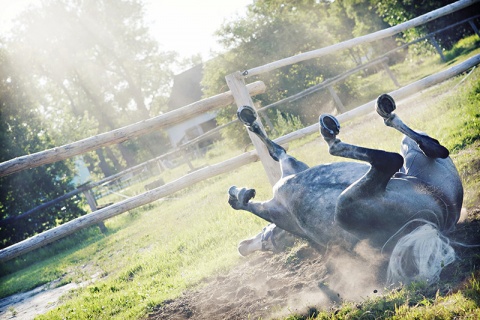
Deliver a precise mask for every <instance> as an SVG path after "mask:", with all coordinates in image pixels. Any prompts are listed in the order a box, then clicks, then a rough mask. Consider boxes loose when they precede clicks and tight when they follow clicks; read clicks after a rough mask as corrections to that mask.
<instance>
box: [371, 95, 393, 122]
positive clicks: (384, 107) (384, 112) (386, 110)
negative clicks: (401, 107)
mask: <svg viewBox="0 0 480 320" xmlns="http://www.w3.org/2000/svg"><path fill="white" fill-rule="evenodd" d="M396 108H397V106H396V105H395V100H393V98H392V97H391V96H389V95H388V94H382V95H381V96H379V97H378V98H377V102H376V103H375V110H376V111H377V113H378V114H379V115H380V116H381V117H382V118H384V119H388V118H390V116H391V114H392V112H393V111H394V110H395V109H396Z"/></svg>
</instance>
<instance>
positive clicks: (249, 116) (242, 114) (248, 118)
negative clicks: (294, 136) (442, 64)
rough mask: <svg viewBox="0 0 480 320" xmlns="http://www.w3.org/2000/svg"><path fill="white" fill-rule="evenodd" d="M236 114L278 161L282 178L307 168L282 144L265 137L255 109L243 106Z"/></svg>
mask: <svg viewBox="0 0 480 320" xmlns="http://www.w3.org/2000/svg"><path fill="white" fill-rule="evenodd" d="M237 116H238V119H239V120H240V121H241V122H242V123H243V124H244V125H245V126H246V127H247V128H248V130H250V131H251V132H253V133H255V134H256V135H257V137H259V138H260V140H262V142H263V143H264V144H265V146H266V147H267V150H268V152H269V154H270V156H271V157H272V159H273V160H275V161H278V162H279V163H280V168H281V171H282V178H284V177H286V176H289V175H292V174H295V173H298V172H301V171H304V170H306V169H308V166H307V165H306V164H305V163H303V162H301V161H298V160H297V159H295V158H294V157H292V156H290V155H288V154H287V152H286V151H285V149H284V148H283V147H282V146H280V145H278V144H276V143H275V142H273V141H272V140H270V139H269V138H268V137H267V135H266V133H265V132H264V131H263V130H262V129H261V128H260V126H259V124H258V122H257V113H256V111H255V109H253V108H252V107H249V106H244V107H242V108H240V110H239V111H238V112H237Z"/></svg>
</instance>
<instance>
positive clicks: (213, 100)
mask: <svg viewBox="0 0 480 320" xmlns="http://www.w3.org/2000/svg"><path fill="white" fill-rule="evenodd" d="M246 90H247V92H248V93H249V94H251V95H257V94H259V93H262V92H264V91H265V84H264V83H263V82H261V81H257V82H254V83H251V84H249V85H248V86H247V89H246ZM231 103H233V96H232V93H231V92H224V93H221V94H218V95H216V96H213V97H209V98H206V99H203V100H200V101H197V102H194V103H192V104H189V105H187V106H185V107H182V108H179V109H177V110H174V111H171V112H168V113H166V114H163V115H160V116H157V117H154V118H150V119H147V120H144V121H140V122H137V123H134V124H131V125H129V126H125V127H123V128H119V129H116V130H113V131H109V132H105V133H102V134H99V135H97V136H94V137H90V138H86V139H83V140H80V141H76V142H73V143H70V144H66V145H64V146H61V147H56V148H53V149H49V150H45V151H41V152H37V153H33V154H30V155H26V156H22V157H18V158H15V159H12V160H8V161H5V162H2V163H0V177H2V176H6V175H9V174H12V173H15V172H19V171H21V170H24V169H30V168H35V167H38V166H41V165H44V164H48V163H53V162H57V161H61V160H65V159H68V158H71V157H73V156H76V155H80V154H83V153H86V152H88V151H92V150H96V149H98V148H101V147H105V146H109V145H112V144H117V143H120V142H123V141H126V140H128V139H132V138H134V137H138V136H141V135H144V134H146V133H149V132H152V131H154V130H158V129H160V128H163V127H168V126H171V125H173V124H176V123H179V122H182V121H185V120H186V119H189V118H193V117H195V116H197V115H200V114H203V113H205V112H207V111H211V110H215V109H217V108H220V107H224V106H227V105H229V104H231Z"/></svg>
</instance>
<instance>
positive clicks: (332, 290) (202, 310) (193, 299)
mask: <svg viewBox="0 0 480 320" xmlns="http://www.w3.org/2000/svg"><path fill="white" fill-rule="evenodd" d="M467 215H468V218H467ZM463 219H464V221H463V222H461V223H460V224H459V225H458V228H457V231H455V232H454V234H453V235H452V238H453V240H455V241H458V242H462V243H480V233H479V230H480V207H476V208H475V209H473V210H470V212H468V213H467V212H465V211H464V217H463ZM457 253H458V255H459V260H458V261H457V262H455V263H454V266H451V267H449V268H450V269H448V270H445V272H444V275H443V276H442V280H443V281H452V282H453V284H454V285H455V283H457V284H460V283H461V282H462V281H464V279H465V278H466V277H468V276H470V275H471V273H470V272H471V270H472V269H471V263H472V259H476V260H479V258H478V248H475V249H473V248H460V249H458V250H457ZM374 256H375V257H377V258H372V257H374ZM475 256H476V258H474V257H475ZM378 257H381V254H379V253H378V252H375V251H374V250H372V249H370V248H368V246H367V245H365V244H362V245H360V246H359V247H358V248H357V250H356V252H355V253H347V252H344V251H341V250H339V249H336V248H330V249H328V250H326V251H325V252H323V253H321V252H319V251H317V250H314V249H313V248H312V247H310V246H309V245H308V244H306V243H303V242H301V243H300V244H297V245H296V246H294V248H293V249H291V250H290V251H288V252H283V253H280V254H271V253H264V252H259V253H254V254H253V255H252V256H249V257H247V258H245V260H244V262H242V263H241V264H239V265H238V266H237V267H235V268H234V269H232V270H231V271H229V272H226V273H224V274H220V275H217V276H216V277H213V278H211V279H208V280H206V281H205V282H204V284H203V286H201V287H200V288H199V289H196V290H192V291H187V292H185V293H184V294H183V295H182V296H181V297H179V298H178V299H175V300H168V301H165V302H164V303H163V304H162V305H160V306H158V307H157V309H156V310H155V311H154V312H153V313H151V314H150V315H149V316H148V319H149V320H153V319H155V320H159V319H174V320H184V319H190V320H199V319H260V318H261V319H276V318H281V317H283V316H287V315H292V314H297V315H302V316H309V315H313V314H315V312H317V311H318V310H319V309H320V308H321V309H322V310H335V308H336V307H337V306H339V304H340V303H341V302H342V301H344V300H346V301H353V302H361V301H362V300H364V299H365V298H367V297H375V296H376V295H381V294H382V293H383V292H384V291H385V290H389V288H385V286H384V285H383V284H384V283H385V282H384V280H385V279H384V278H383V275H384V274H385V269H386V268H385V267H386V261H384V260H383V259H382V258H378ZM477 262H478V261H477ZM447 268H448V267H447ZM378 275H380V276H378ZM453 275H455V279H453V278H452V277H453ZM446 278H449V279H446ZM444 293H446V292H444Z"/></svg>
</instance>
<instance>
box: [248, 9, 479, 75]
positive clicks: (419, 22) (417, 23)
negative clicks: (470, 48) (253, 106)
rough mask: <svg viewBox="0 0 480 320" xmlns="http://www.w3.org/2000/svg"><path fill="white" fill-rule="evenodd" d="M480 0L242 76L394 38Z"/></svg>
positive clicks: (306, 53) (291, 58) (285, 60)
mask: <svg viewBox="0 0 480 320" xmlns="http://www.w3.org/2000/svg"><path fill="white" fill-rule="evenodd" d="M478 1H480V0H461V1H457V2H454V3H452V4H449V5H446V6H444V7H442V8H439V9H436V10H434V11H431V12H429V13H426V14H423V15H421V16H419V17H416V18H414V19H411V20H409V21H406V22H403V23H401V24H398V25H396V26H393V27H390V28H387V29H383V30H380V31H377V32H374V33H370V34H367V35H364V36H361V37H357V38H354V39H351V40H347V41H343V42H340V43H337V44H334V45H332V46H328V47H325V48H321V49H317V50H312V51H308V52H304V53H300V54H297V55H295V56H292V57H288V58H285V59H281V60H277V61H275V62H271V63H267V64H265V65H263V66H259V67H255V68H252V69H248V70H245V71H243V72H242V75H243V76H244V77H245V78H247V77H252V76H256V75H259V74H261V73H266V72H269V71H272V70H275V69H278V68H281V67H285V66H288V65H291V64H294V63H298V62H302V61H305V60H310V59H314V58H320V57H322V56H325V55H327V54H331V53H334V52H337V51H341V50H346V49H350V48H353V47H355V46H358V45H360V44H364V43H369V42H373V41H376V40H380V39H383V38H386V37H390V36H393V35H395V34H397V33H400V32H402V31H405V30H407V29H410V28H414V27H417V26H420V25H422V24H425V23H427V22H430V21H432V20H435V19H438V18H440V17H443V16H445V15H447V14H450V13H453V12H455V11H458V10H460V9H463V8H466V7H468V6H471V5H472V4H474V3H477V2H478Z"/></svg>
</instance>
